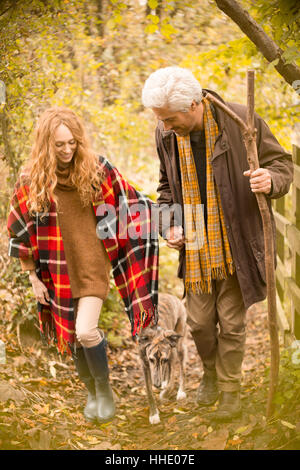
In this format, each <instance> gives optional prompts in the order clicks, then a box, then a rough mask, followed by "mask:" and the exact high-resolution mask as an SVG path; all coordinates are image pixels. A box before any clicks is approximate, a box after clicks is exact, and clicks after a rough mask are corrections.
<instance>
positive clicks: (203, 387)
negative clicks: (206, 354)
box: [196, 372, 218, 406]
mask: <svg viewBox="0 0 300 470" xmlns="http://www.w3.org/2000/svg"><path fill="white" fill-rule="evenodd" d="M217 399H218V385H217V375H216V373H207V372H204V374H203V376H202V379H201V382H200V385H199V387H198V390H197V397H196V400H197V403H198V405H199V406H211V405H214V403H216V401H217Z"/></svg>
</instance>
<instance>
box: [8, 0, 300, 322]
mask: <svg viewBox="0 0 300 470" xmlns="http://www.w3.org/2000/svg"><path fill="white" fill-rule="evenodd" d="M284 3H285V2H283V1H281V2H280V1H279V0H274V1H272V2H271V4H270V2H263V1H258V2H250V0H247V1H246V0H245V2H244V4H245V5H248V7H247V8H248V9H249V11H251V13H253V16H254V18H255V19H257V20H259V21H260V22H262V23H263V26H264V27H266V28H267V29H268V32H269V33H270V34H273V32H275V30H276V28H277V29H278V28H279V29H280V34H282V39H280V38H279V42H280V41H281V42H280V45H282V46H285V41H287V43H286V46H287V47H284V51H285V54H286V58H287V59H290V58H291V59H292V58H293V57H294V53H296V51H295V47H297V46H298V43H299V41H298V39H299V28H298V29H297V28H296V27H295V25H297V24H298V23H297V22H298V21H299V16H297V15H298V13H297V14H296V17H295V16H294V13H293V12H294V9H292V8H285V9H284ZM287 3H289V2H287ZM12 4H13V2H12V1H11V0H5V1H3V2H1V7H0V13H2V12H4V11H5V10H6V8H8V7H9V6H11V5H12ZM100 4H101V8H102V10H101V13H99V5H100ZM266 4H267V5H266ZM279 13H280V15H282V14H283V16H280V15H279ZM289 14H291V15H292V16H291V17H288V16H286V15H289ZM278 16H280V19H279V18H278ZM278 21H279V22H280V24H279V26H278V25H277V26H276V22H278ZM149 28H150V29H149ZM145 30H146V32H145ZM0 31H1V32H0V34H1V49H0V80H3V81H4V82H5V84H6V88H7V104H6V106H5V116H6V122H7V135H6V137H7V142H6V143H5V141H4V135H3V134H2V135H0V157H1V158H2V160H3V161H2V162H1V168H0V171H1V180H0V183H1V184H0V185H1V191H0V215H5V213H6V211H7V207H8V201H9V198H10V194H11V191H12V186H13V183H14V179H15V170H18V169H19V168H20V166H21V165H22V164H23V162H24V161H25V160H26V159H27V158H28V157H29V155H30V149H31V144H32V138H33V129H34V125H35V122H36V119H37V117H38V115H39V114H40V113H41V112H42V111H43V110H44V109H45V108H47V107H49V106H53V105H58V106H68V107H71V108H72V109H73V110H74V111H76V112H77V113H78V114H79V115H80V116H81V117H82V118H83V120H84V122H85V124H86V126H87V128H88V133H89V135H90V137H91V141H92V146H93V148H94V149H95V150H96V151H97V152H98V153H101V154H104V155H106V156H107V157H108V158H109V159H110V160H111V161H112V162H113V163H114V164H115V165H116V166H117V167H118V169H119V170H120V172H121V173H122V174H123V175H124V177H125V178H127V179H128V180H129V181H130V182H131V183H132V184H134V185H135V186H136V187H137V188H139V189H140V190H142V191H143V192H144V193H146V194H149V195H151V197H152V198H153V199H155V197H156V188H157V182H158V175H159V162H158V158H157V156H156V149H155V142H154V130H155V126H156V122H155V119H154V117H153V114H152V112H151V111H150V110H145V109H143V107H142V104H141V91H142V87H143V84H144V81H145V80H146V78H147V77H148V76H149V74H150V73H151V72H152V71H154V70H156V69H157V68H159V67H165V66H168V65H180V66H184V67H188V68H190V69H191V70H192V71H193V72H194V73H195V75H196V76H197V78H198V79H199V81H200V83H201V85H202V86H203V88H211V89H214V90H215V91H217V92H219V93H220V95H221V96H223V97H224V98H225V99H226V100H228V101H236V102H240V103H245V102H246V71H247V69H248V68H254V69H255V70H256V110H257V112H258V113H259V114H260V115H261V116H262V117H264V118H265V120H266V122H267V123H268V124H269V125H270V127H271V130H272V131H273V132H274V133H275V135H276V136H277V137H278V140H279V141H280V143H281V144H283V145H284V146H285V147H286V148H287V149H290V147H291V146H290V127H291V125H292V123H293V122H294V121H295V117H296V112H297V109H296V107H295V106H294V105H295V104H296V101H295V99H296V96H297V95H296V94H295V93H294V92H293V90H292V89H291V87H288V86H287V85H286V84H285V83H284V82H283V80H282V79H281V78H280V77H279V75H278V73H277V72H276V71H275V70H274V67H267V64H266V61H265V60H264V59H262V57H261V56H260V54H258V53H257V50H256V48H255V47H254V46H253V44H252V43H251V42H250V41H249V40H248V39H246V38H245V37H244V35H243V34H242V33H241V31H240V30H239V28H238V27H237V26H236V25H235V24H234V23H232V22H231V21H229V20H228V18H227V17H226V16H225V15H223V14H222V13H221V12H220V10H219V9H218V8H217V7H216V5H215V2H214V1H212V0H202V1H201V2H191V1H188V0H176V1H169V0H165V1H163V2H162V1H158V0H155V1H152V0H148V8H147V5H146V4H142V2H139V1H137V0H127V1H125V0H124V1H123V2H122V1H120V0H112V1H110V0H103V1H102V2H97V1H95V0H93V1H87V0H64V1H63V0H56V1H51V2H50V1H49V2H41V1H37V0H23V1H22V2H21V0H19V1H16V2H15V3H14V6H13V8H10V9H9V10H8V11H7V12H6V13H5V14H2V15H1V16H0ZM274 34H275V33H274ZM284 34H285V36H284ZM0 117H1V114H0ZM7 143H8V144H9V147H10V150H11V154H12V157H13V161H11V160H10V159H9V158H8V149H7ZM161 260H163V262H162V263H161V268H160V279H161V284H160V285H161V289H166V290H168V291H172V289H175V291H176V292H178V295H181V292H180V291H181V284H180V281H178V280H177V279H176V275H175V273H176V269H177V263H178V261H177V253H174V252H172V250H168V249H165V248H163V250H162V257H161ZM7 276H8V277H7V278H6V279H7V282H8V283H9V281H10V282H11V283H14V282H16V283H17V285H18V286H19V287H20V289H21V290H20V296H21V293H22V295H23V297H22V299H23V298H25V295H27V294H26V293H27V290H28V289H27V287H28V286H27V284H26V282H27V281H25V280H24V279H26V275H24V274H22V273H20V271H18V270H17V266H16V265H14V269H13V271H9V274H8V275H7ZM21 280H22V282H21ZM22 283H23V284H22ZM22 285H24V290H22ZM25 287H26V289H25ZM28 292H30V289H29V291H28ZM28 295H30V294H28ZM110 295H112V296H113V297H114V298H116V299H117V298H118V294H117V292H116V291H115V290H114V289H113V290H112V291H111V294H110ZM20 299H21V297H20ZM22 299H21V300H20V305H21V306H22V307H20V308H19V310H18V312H16V313H15V315H16V318H19V316H21V315H24V314H25V315H27V314H28V315H29V314H31V312H32V311H33V310H32V309H33V308H34V307H33V306H34V305H35V300H34V299H31V298H30V302H31V301H32V307H31V306H30V307H28V308H29V310H28V311H27V310H26V308H27V307H26V306H24V303H23V301H22ZM111 305H112V307H108V306H106V305H104V312H107V314H105V315H106V316H107V321H108V323H107V324H106V325H104V326H105V327H107V328H108V330H109V329H110V327H109V324H111V325H114V328H115V325H116V321H115V319H116V318H118V319H119V318H121V317H122V314H121V315H119V313H118V314H117V315H116V316H114V312H115V307H116V306H117V305H118V302H116V303H114V302H112V304H111ZM116 308H117V307H116ZM105 315H104V314H102V318H101V321H102V320H103V321H104V322H105V321H106V320H105ZM123 315H124V314H123ZM125 321H127V320H125ZM109 322H110V323H109Z"/></svg>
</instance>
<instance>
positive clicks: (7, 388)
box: [0, 380, 26, 402]
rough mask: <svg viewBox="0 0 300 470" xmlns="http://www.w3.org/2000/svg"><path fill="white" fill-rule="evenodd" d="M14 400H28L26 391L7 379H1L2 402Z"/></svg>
mask: <svg viewBox="0 0 300 470" xmlns="http://www.w3.org/2000/svg"><path fill="white" fill-rule="evenodd" d="M8 400H13V401H15V402H23V401H24V400H26V396H25V394H24V392H22V391H21V390H18V389H16V388H15V387H13V386H12V385H11V384H9V383H8V382H6V381H3V380H1V381H0V402H6V401H8Z"/></svg>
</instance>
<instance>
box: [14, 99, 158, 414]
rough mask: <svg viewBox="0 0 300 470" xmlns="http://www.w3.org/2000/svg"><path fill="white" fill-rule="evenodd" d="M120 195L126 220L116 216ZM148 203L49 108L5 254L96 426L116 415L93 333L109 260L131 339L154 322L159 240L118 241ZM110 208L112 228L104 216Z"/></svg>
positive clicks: (100, 341)
mask: <svg viewBox="0 0 300 470" xmlns="http://www.w3.org/2000/svg"><path fill="white" fill-rule="evenodd" d="M120 196H122V210H123V208H124V205H125V208H126V213H127V216H126V220H125V223H124V220H122V221H121V220H119V219H120V215H119V214H120V210H119V209H120V207H119V203H120V200H119V197H120ZM137 202H139V203H140V204H143V205H144V208H145V210H144V211H142V214H143V219H141V217H137V215H136V212H133V210H132V209H134V206H136V203H137ZM150 206H151V202H150V201H149V200H148V199H147V198H145V197H144V196H143V195H142V194H140V193H138V192H137V191H136V190H135V189H134V188H133V187H132V186H130V185H129V184H128V183H127V182H126V181H125V180H124V179H123V178H122V176H121V175H120V174H119V172H118V171H117V169H116V168H115V167H113V166H112V165H111V164H110V163H109V162H108V161H107V160H106V159H105V158H103V157H97V156H96V155H95V153H94V152H93V151H92V150H91V149H90V148H89V144H88V140H87V137H86V132H85V129H84V126H83V124H82V123H81V121H80V119H79V118H78V117H77V116H76V114H75V113H74V112H73V111H71V110H70V109H66V108H50V109H48V110H46V111H45V112H44V113H43V115H42V116H41V117H40V119H39V121H38V125H37V129H36V134H35V140H34V144H33V147H32V152H31V159H30V160H29V162H28V163H27V164H26V166H25V168H24V170H23V171H22V172H21V175H20V178H19V180H18V181H17V183H16V186H15V189H14V194H13V197H12V203H11V211H10V214H9V217H8V231H9V237H10V240H9V255H10V256H14V257H18V258H20V262H21V265H22V269H23V270H24V271H29V278H30V281H31V283H32V288H33V292H34V294H35V296H36V299H37V302H38V312H39V323H40V329H41V333H42V335H43V336H44V337H46V338H47V339H48V342H50V341H51V340H53V339H54V341H55V342H56V343H57V348H58V351H59V352H60V353H64V352H67V353H68V354H72V357H73V359H74V362H75V366H76V369H77V371H78V374H79V377H80V379H81V380H82V381H83V382H84V384H85V385H86V387H87V390H88V400H87V404H86V406H85V410H84V415H85V417H86V418H87V419H88V420H98V421H99V422H103V421H107V420H110V419H111V418H112V417H113V416H114V414H115V404H114V399H113V394H112V389H111V387H110V384H109V371H108V363H107V356H106V340H105V338H104V335H103V333H102V332H101V331H100V330H99V329H98V321H99V315H100V311H101V307H102V304H103V301H104V299H105V298H106V296H107V294H108V291H109V273H110V268H111V266H112V271H113V276H114V279H115V283H116V285H117V287H118V289H119V292H120V294H121V297H122V299H123V301H124V304H125V310H126V312H127V314H128V316H129V319H130V321H131V327H132V334H133V336H135V335H136V334H137V333H138V332H139V331H140V328H142V327H146V326H148V325H150V324H155V323H156V321H157V318H156V305H157V279H158V269H157V265H158V241H157V239H156V237H154V239H152V240H151V234H150V230H148V232H146V235H145V230H143V237H141V236H140V237H134V238H129V236H128V232H127V231H126V236H125V237H124V229H127V228H128V227H129V226H130V227H131V228H132V226H133V225H134V226H135V228H136V230H137V232H138V231H139V230H140V228H141V226H143V227H145V226H146V227H150V226H151V218H150V209H151V207H150ZM112 210H113V212H114V221H115V222H116V223H115V225H114V226H113V225H112V224H111V218H108V217H107V215H106V214H107V211H109V212H110V213H111V212H112ZM122 213H124V211H123V212H122ZM120 227H122V237H121V236H120V234H119V231H120ZM113 228H114V229H113ZM99 233H100V234H102V238H103V240H101V239H99ZM97 234H98V236H97ZM103 234H106V235H103Z"/></svg>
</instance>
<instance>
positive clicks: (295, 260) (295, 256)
mask: <svg viewBox="0 0 300 470" xmlns="http://www.w3.org/2000/svg"><path fill="white" fill-rule="evenodd" d="M293 161H294V165H295V166H294V169H295V176H294V184H293V192H292V207H293V217H294V224H295V228H296V230H294V233H293V234H292V233H291V234H290V237H291V238H292V239H293V243H292V273H291V274H292V279H293V283H292V285H291V287H292V289H291V294H292V331H293V333H294V335H295V337H296V338H297V339H300V148H299V147H298V146H296V145H293Z"/></svg>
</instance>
